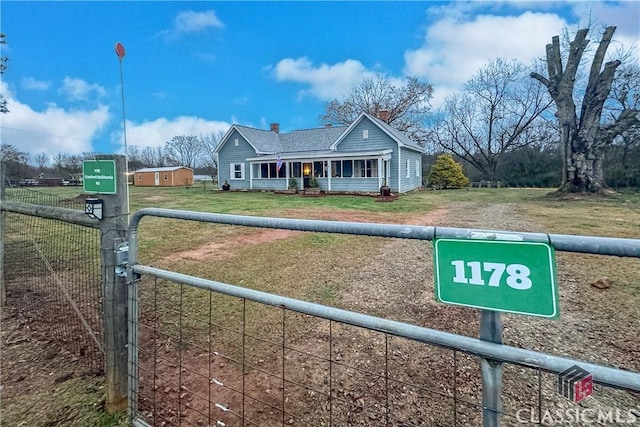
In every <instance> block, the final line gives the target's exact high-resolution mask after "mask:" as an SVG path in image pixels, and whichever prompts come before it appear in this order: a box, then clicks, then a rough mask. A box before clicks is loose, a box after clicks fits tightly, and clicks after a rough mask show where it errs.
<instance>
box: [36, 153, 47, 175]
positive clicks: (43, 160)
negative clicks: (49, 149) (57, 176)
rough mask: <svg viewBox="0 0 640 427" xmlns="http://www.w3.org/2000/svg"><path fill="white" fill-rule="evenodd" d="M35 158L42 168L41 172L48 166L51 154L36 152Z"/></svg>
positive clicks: (40, 168)
mask: <svg viewBox="0 0 640 427" xmlns="http://www.w3.org/2000/svg"><path fill="white" fill-rule="evenodd" d="M35 160H36V163H37V165H38V168H39V170H40V173H43V172H44V170H45V169H46V168H47V165H48V164H49V156H48V155H47V153H40V154H36V158H35Z"/></svg>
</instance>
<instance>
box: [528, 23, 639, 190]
mask: <svg viewBox="0 0 640 427" xmlns="http://www.w3.org/2000/svg"><path fill="white" fill-rule="evenodd" d="M615 30H616V27H613V26H612V27H607V28H606V29H605V30H604V33H603V35H602V39H601V40H600V42H599V44H598V48H597V49H596V52H595V54H594V57H593V60H592V62H591V68H590V72H589V77H588V83H587V86H586V89H585V91H584V95H583V97H582V102H581V106H580V115H579V116H578V114H577V107H576V103H575V102H574V99H573V95H574V86H575V81H576V73H577V72H578V69H579V67H580V61H581V59H582V56H583V54H584V51H585V49H586V47H587V45H588V44H589V40H587V38H586V37H587V33H588V31H589V30H588V29H581V30H579V31H578V32H577V33H576V35H575V37H574V39H573V41H571V43H570V45H569V52H568V57H567V58H566V62H565V64H563V60H562V55H561V52H560V37H559V36H554V37H552V39H551V43H550V44H548V45H547V46H546V54H547V71H548V74H549V77H548V78H546V77H544V76H542V75H541V74H539V73H536V72H533V73H531V77H532V78H534V79H536V80H537V81H539V82H540V83H542V84H543V85H544V87H546V88H547V90H548V91H549V94H550V95H551V97H552V98H553V100H554V102H555V105H556V109H557V112H556V116H557V117H558V122H559V127H560V146H561V148H562V159H563V170H562V184H561V186H560V189H559V190H560V191H566V192H598V191H600V190H601V189H602V188H603V187H604V186H605V182H604V174H603V164H602V163H603V160H604V148H605V147H606V146H607V145H608V144H611V143H612V142H613V141H614V139H615V138H616V137H617V136H618V135H621V134H623V133H624V132H625V131H628V130H629V129H631V128H633V127H634V126H638V125H639V124H640V111H639V110H638V109H637V108H635V109H634V108H630V106H627V105H625V104H622V108H621V110H620V112H619V114H616V115H614V117H611V119H610V120H607V121H604V122H603V121H602V120H601V119H602V113H603V109H604V106H605V102H606V101H607V99H608V97H609V95H610V92H611V89H612V83H613V81H614V77H615V73H616V69H617V68H618V67H619V66H620V64H621V63H622V61H621V60H619V59H617V60H614V61H610V62H607V63H606V64H604V68H603V66H602V64H603V62H604V59H605V55H606V53H607V49H608V47H609V44H610V43H611V39H612V38H613V34H614V32H615Z"/></svg>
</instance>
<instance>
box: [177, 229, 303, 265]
mask: <svg viewBox="0 0 640 427" xmlns="http://www.w3.org/2000/svg"><path fill="white" fill-rule="evenodd" d="M298 233H300V232H299V231H292V230H277V229H261V230H260V231H257V232H255V233H251V234H242V235H236V236H233V237H231V238H227V239H225V240H224V241H222V242H209V243H205V244H204V245H202V246H200V247H198V248H195V249H191V250H188V251H182V252H176V253H172V254H171V255H168V256H167V257H165V260H172V261H174V260H203V261H205V260H207V259H212V258H216V259H219V260H221V259H229V258H233V256H234V255H235V254H237V253H238V251H240V250H242V249H243V248H245V247H247V246H250V245H255V244H259V243H268V242H273V241H276V240H282V239H288V238H289V237H292V236H295V235H296V234H298Z"/></svg>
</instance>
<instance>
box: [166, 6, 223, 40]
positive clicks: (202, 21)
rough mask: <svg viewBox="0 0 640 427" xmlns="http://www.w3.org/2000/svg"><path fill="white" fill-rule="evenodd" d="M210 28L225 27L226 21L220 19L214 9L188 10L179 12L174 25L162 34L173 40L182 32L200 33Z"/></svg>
mask: <svg viewBox="0 0 640 427" xmlns="http://www.w3.org/2000/svg"><path fill="white" fill-rule="evenodd" d="M209 28H224V23H223V22H222V21H221V20H220V19H218V17H217V16H216V13H215V12H214V11H213V10H209V11H206V12H194V11H192V10H186V11H183V12H180V13H178V15H177V16H176V17H175V19H174V20H173V25H172V27H171V28H169V29H167V30H164V31H162V32H161V33H160V34H161V35H163V36H164V37H165V40H171V39H174V38H176V37H178V36H180V35H182V34H193V33H200V32H203V31H205V30H207V29H209Z"/></svg>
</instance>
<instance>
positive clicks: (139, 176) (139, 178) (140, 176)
mask: <svg viewBox="0 0 640 427" xmlns="http://www.w3.org/2000/svg"><path fill="white" fill-rule="evenodd" d="M138 181H142V174H141V173H139V174H138Z"/></svg>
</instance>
